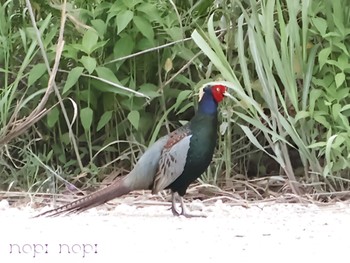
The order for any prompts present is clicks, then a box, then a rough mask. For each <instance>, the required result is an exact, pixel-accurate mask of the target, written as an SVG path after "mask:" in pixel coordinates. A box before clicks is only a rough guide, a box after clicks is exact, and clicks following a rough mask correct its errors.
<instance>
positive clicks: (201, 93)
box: [198, 88, 204, 101]
mask: <svg viewBox="0 0 350 263" xmlns="http://www.w3.org/2000/svg"><path fill="white" fill-rule="evenodd" d="M203 89H204V88H200V89H199V94H198V97H199V98H198V101H201V100H202V98H203V95H204V90H203Z"/></svg>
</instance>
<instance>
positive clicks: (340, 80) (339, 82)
mask: <svg viewBox="0 0 350 263" xmlns="http://www.w3.org/2000/svg"><path fill="white" fill-rule="evenodd" d="M344 81H345V74H344V72H340V73H338V74H337V75H335V84H336V85H337V88H339V87H340V86H341V85H342V84H343V83H344Z"/></svg>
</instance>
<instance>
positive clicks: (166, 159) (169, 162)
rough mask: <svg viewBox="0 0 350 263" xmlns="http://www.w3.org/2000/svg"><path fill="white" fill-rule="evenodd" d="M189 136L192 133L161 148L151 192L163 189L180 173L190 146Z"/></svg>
mask: <svg viewBox="0 0 350 263" xmlns="http://www.w3.org/2000/svg"><path fill="white" fill-rule="evenodd" d="M191 137H192V135H187V136H185V137H184V138H182V139H181V140H180V141H179V142H177V143H176V144H174V145H173V146H172V147H171V148H164V149H163V152H162V154H161V157H160V160H159V169H158V171H157V175H156V178H155V180H154V185H153V189H152V193H153V194H155V193H157V192H159V191H161V190H164V189H165V188H166V187H167V186H169V185H170V184H171V183H173V182H174V181H175V180H176V179H177V178H178V177H179V176H180V175H181V174H182V172H183V170H184V168H185V164H186V158H187V153H188V150H189V148H190V139H191Z"/></svg>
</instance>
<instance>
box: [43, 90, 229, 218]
mask: <svg viewBox="0 0 350 263" xmlns="http://www.w3.org/2000/svg"><path fill="white" fill-rule="evenodd" d="M226 91H227V88H226V87H225V86H223V85H208V86H206V87H205V88H204V89H203V90H202V94H201V96H200V98H199V104H198V110H197V112H196V114H195V116H194V117H193V118H192V119H191V120H190V121H189V122H188V123H187V124H185V125H184V126H182V127H180V128H178V129H176V130H174V131H173V132H171V133H170V134H168V135H166V136H164V137H162V138H160V139H159V140H157V141H156V142H155V143H154V144H153V145H151V146H150V147H149V148H148V149H147V150H146V151H145V153H144V154H143V155H142V156H141V158H140V159H139V161H138V162H137V163H136V165H135V167H134V168H133V170H132V171H131V172H130V173H129V174H128V175H126V176H125V177H124V178H122V179H120V180H117V181H115V182H113V183H112V184H110V185H109V186H107V187H105V188H103V189H101V190H98V191H96V192H93V193H91V194H89V195H87V196H85V197H82V198H80V199H77V200H76V201H73V202H71V203H68V204H66V205H63V206H61V207H58V208H56V209H52V210H49V211H47V212H44V213H41V214H39V215H37V216H36V217H39V216H44V215H46V216H57V215H60V214H69V213H79V212H82V211H85V210H88V209H90V208H92V207H96V206H99V205H101V204H104V203H106V202H108V201H110V200H112V199H114V198H116V197H120V196H122V195H125V194H127V193H129V192H131V191H134V190H152V194H156V193H158V192H159V191H161V190H164V189H170V190H171V193H172V202H171V203H172V205H171V211H172V213H173V215H174V216H179V215H183V216H185V217H191V216H193V215H191V214H189V213H188V211H187V208H186V206H185V204H184V201H183V196H184V195H185V193H186V190H187V188H188V186H189V185H190V184H191V183H192V182H194V181H195V180H196V179H197V178H199V177H200V176H201V174H202V173H203V172H204V171H205V170H206V169H207V167H208V166H209V164H210V162H211V160H212V157H213V153H214V149H215V146H216V140H217V126H218V118H217V107H218V103H219V102H221V101H222V100H223V98H224V96H226V94H227V93H226ZM176 194H178V196H179V199H180V206H181V212H179V211H178V210H177V209H176V197H177V196H176Z"/></svg>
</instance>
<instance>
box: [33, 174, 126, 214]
mask: <svg viewBox="0 0 350 263" xmlns="http://www.w3.org/2000/svg"><path fill="white" fill-rule="evenodd" d="M130 191H131V189H130V187H128V186H126V185H125V182H124V180H119V181H117V182H115V183H113V184H111V185H109V186H107V187H105V188H103V189H101V190H98V191H96V192H93V193H91V194H89V195H87V196H84V197H82V198H80V199H78V200H76V201H73V202H70V203H68V204H66V205H63V206H60V207H58V208H55V209H51V210H49V211H46V212H44V213H41V214H39V215H36V216H35V217H41V216H47V217H53V216H58V215H62V214H72V213H80V212H83V211H86V210H88V209H90V208H93V207H96V206H99V205H102V204H104V203H106V202H108V201H110V200H112V199H114V198H116V197H120V196H122V195H125V194H127V193H129V192H130Z"/></svg>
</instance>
